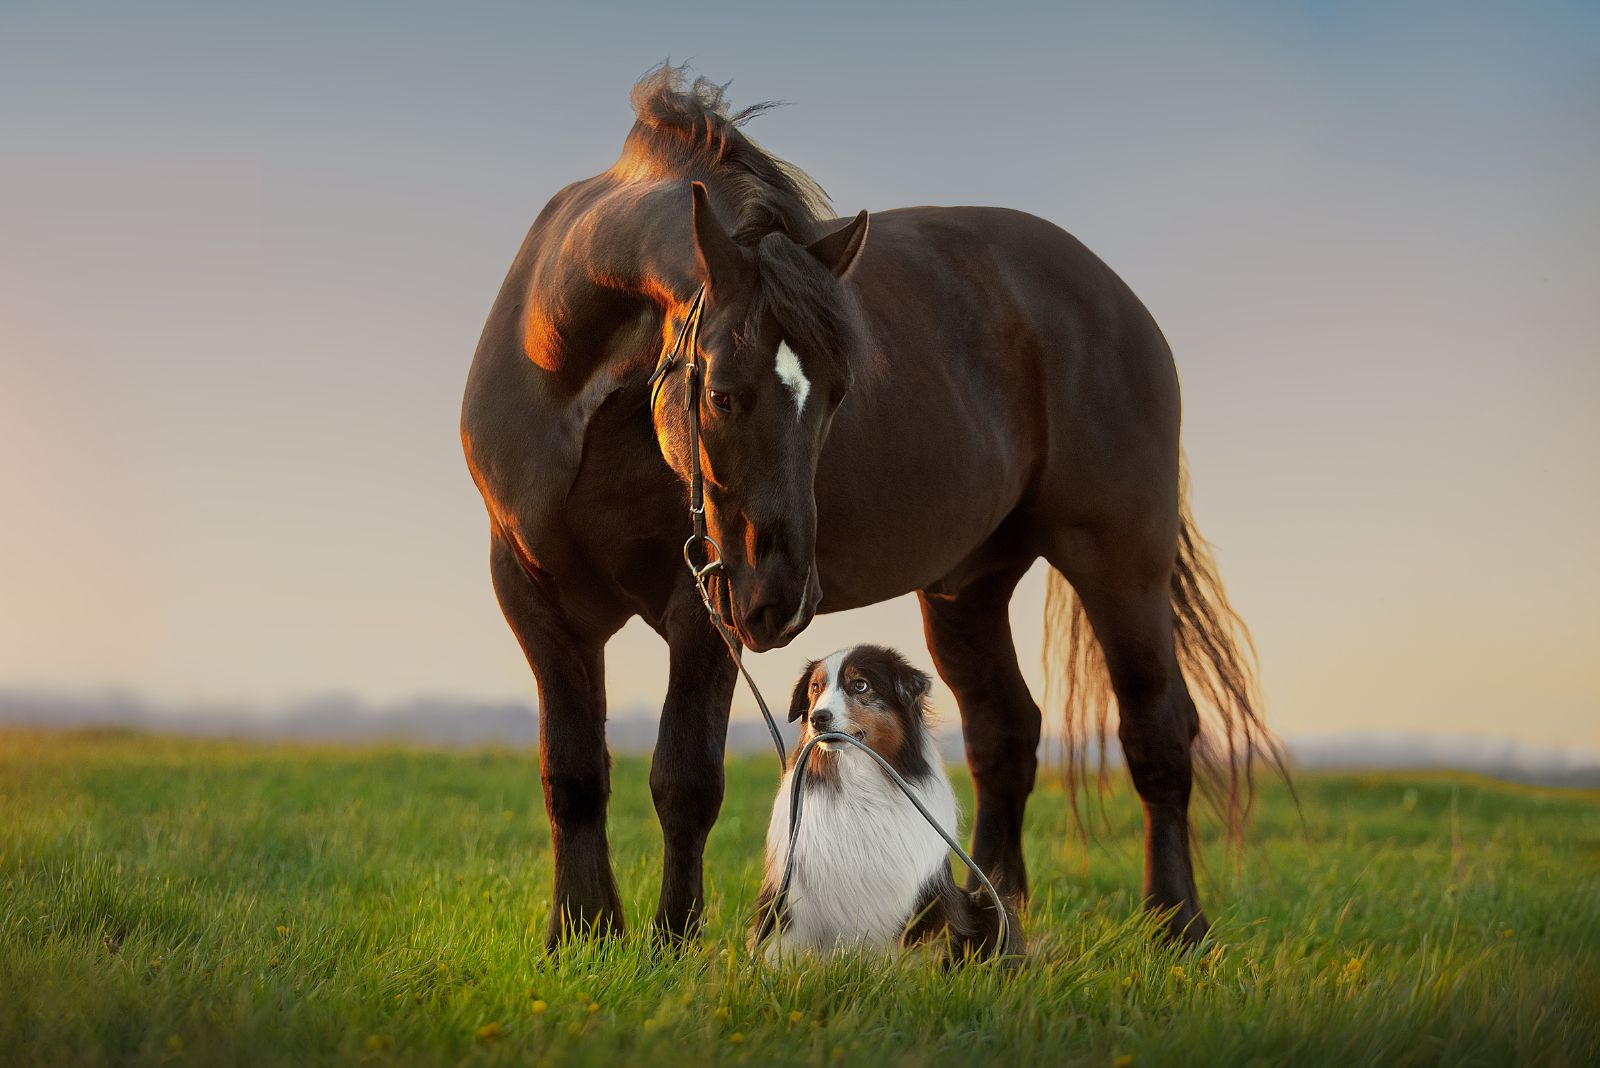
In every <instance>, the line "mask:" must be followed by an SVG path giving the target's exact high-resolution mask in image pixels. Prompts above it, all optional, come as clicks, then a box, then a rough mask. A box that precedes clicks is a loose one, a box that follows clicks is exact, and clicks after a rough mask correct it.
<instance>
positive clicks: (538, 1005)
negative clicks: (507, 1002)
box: [529, 998, 550, 1016]
mask: <svg viewBox="0 0 1600 1068" xmlns="http://www.w3.org/2000/svg"><path fill="white" fill-rule="evenodd" d="M549 1007H550V1006H549V1005H546V1004H545V1003H544V1002H543V1001H542V1000H541V999H539V998H534V999H533V1004H532V1005H530V1006H529V1008H531V1009H532V1010H533V1014H534V1015H535V1016H542V1015H543V1014H544V1010H546V1009H548V1008H549Z"/></svg>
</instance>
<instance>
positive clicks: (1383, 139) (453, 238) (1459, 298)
mask: <svg viewBox="0 0 1600 1068" xmlns="http://www.w3.org/2000/svg"><path fill="white" fill-rule="evenodd" d="M575 7H576V5H561V6H559V7H556V6H552V7H550V8H549V9H540V8H539V7H538V6H533V5H528V4H520V3H519V4H490V3H485V4H473V5H432V4H408V3H383V4H366V5H363V4H347V5H341V6H340V7H339V8H338V10H336V11H334V10H329V5H323V4H303V3H294V2H282V3H277V4H273V5H252V6H248V7H245V6H235V5H211V4H200V3H193V4H182V3H162V2H154V3H143V4H139V5H127V4H110V3H104V4H92V3H84V4H75V5H71V6H70V7H69V6H67V5H54V4H44V3H38V4H34V3H27V2H18V0H3V2H0V130H3V131H4V136H3V138H0V722H3V721H9V722H28V723H44V724H59V725H73V724H79V723H88V722H102V723H112V722H114V723H137V724H146V725H150V724H154V725H166V726H170V727H173V728H175V729H184V730H193V731H202V732H208V733H218V732H221V733H230V732H256V733H260V732H267V733H271V732H283V731H287V732H290V733H313V734H315V733H323V734H329V733H344V734H350V735H360V734H364V733H375V732H376V733H389V734H399V735H403V736H407V737H415V738H419V739H425V740H427V739H431V740H444V741H467V742H475V741H482V740H509V741H513V742H523V741H526V740H527V739H529V738H531V737H532V731H533V728H532V723H533V721H532V713H531V706H532V704H533V695H534V688H533V681H532V677H531V675H530V674H529V672H528V670H527V668H526V666H525V664H524V663H523V660H522V658H521V655H520V652H519V651H518V649H517V647H516V644H515V642H514V641H513V639H512V636H511V634H510V632H509V631H508V630H507V628H506V627H505V625H504V623H503V621H502V620H501V618H500V615H499V611H498V609H497V607H496V605H495V602H494V598H493V595H492V593H491V590H490V586H489V579H488V574H487V570H486V548H487V538H486V523H485V518H484V513H483V509H482V504H481V502H480V500H479V499H478V497H477V494H476V491H475V490H474V488H473V486H472V484H471V482H470V480H469V478H468V476H467V472H466V468H465V465H464V463H463V461H462V459H461V455H460V446H459V440H458V437H457V426H456V424H457V415H458V409H459V403H460V396H461V387H462V384H463V381H464V378H465V375H466V371H467V366H468V363H469V360H470V358H471V355H472V351H473V347H474V345H475V343H476V341H477V336H478V331H479V329H480V327H481V325H482V322H483V318H484V316H485V314H486V313H487V311H488V308H489V304H490V302H491V301H492V299H493V297H494V295H495V293H496V291H497V289H498V286H499V284H500V281H501V278H502V276H503V275H504V273H505V271H506V268H507V267H508V265H509V263H510V260H511V257H512V254H513V253H514V251H515V250H516V248H517V245H518V244H519V242H520V241H521V238H522V235H523V233H524V232H525V230H526V228H527V227H528V225H529V224H530V223H531V221H532V219H533V217H534V216H535V214H537V212H538V211H539V209H540V208H541V207H542V206H543V204H544V202H545V201H546V199H547V198H548V197H549V196H550V195H551V194H552V193H554V192H555V191H556V190H557V189H558V188H560V187H561V186H562V185H564V184H566V183H568V182H570V181H572V180H575V179H578V178H582V177H586V176H588V175H591V174H595V173H597V172H599V171H602V170H604V169H605V168H606V167H608V166H609V165H610V164H611V162H612V161H613V160H614V159H615V158H616V155H617V153H618V151H619V150H620V147H621V143H622V139H623V136H624V135H625V134H626V132H627V130H628V127H629V124H630V123H631V121H632V115H631V112H630V110H629V107H628V102H627V93H628V90H629V88H630V87H631V86H632V84H633V82H634V81H635V79H637V78H638V77H639V75H641V74H642V73H643V72H644V71H645V70H646V69H648V68H649V67H650V66H652V65H653V64H655V63H657V62H659V61H661V60H663V59H666V58H668V57H670V58H671V59H673V60H674V61H682V60H685V59H688V60H692V61H693V63H694V65H695V67H696V69H697V70H698V71H699V72H700V73H704V74H706V75H708V76H710V77H712V78H715V79H717V80H728V79H731V80H732V82H733V86H732V90H731V95H732V97H733V99H734V101H735V103H736V104H743V103H750V102H754V101H758V100H767V99H778V100H785V101H790V102H792V106H789V107H785V108H781V109H778V110H776V111H774V112H771V113H769V114H767V115H765V116H762V117H761V118H760V119H758V120H757V121H756V122H755V123H754V124H753V125H752V126H751V127H750V128H749V129H750V132H751V133H752V134H753V135H754V136H755V137H756V138H757V139H758V140H760V141H762V142H763V143H765V144H766V145H768V146H769V147H771V148H772V149H774V150H775V151H776V152H778V153H779V154H780V155H782V156H785V157H786V158H789V159H791V160H793V161H794V162H795V163H797V164H799V165H800V166H802V167H804V168H806V169H807V170H809V171H810V172H811V173H812V174H813V175H814V176H815V177H816V178H817V179H818V180H819V181H820V182H821V183H822V184H823V185H824V187H825V188H826V189H827V190H828V192H829V193H830V194H831V195H832V197H833V200H834V203H835V205H836V207H837V209H838V210H839V211H840V212H841V213H850V212H854V211H856V210H858V209H860V208H866V209H869V210H877V209H883V208H890V207H895V206H901V205H906V204H917V203H935V204H958V203H977V204H1000V205H1007V206H1012V207H1017V208H1022V209H1025V210H1028V211H1031V212H1034V213H1036V214H1038V215H1041V216H1044V217H1046V218H1048V219H1051V220H1052V221H1054V222H1057V223H1059V224H1061V225H1062V226H1064V227H1066V228H1067V229H1068V230H1070V231H1072V232H1073V233H1075V234H1076V235H1077V236H1078V237H1079V238H1081V239H1082V240H1083V241H1084V242H1086V243H1087V244H1088V245H1089V246H1090V247H1091V248H1092V249H1094V250H1095V251H1096V252H1097V253H1099V254H1100V255H1101V256H1102V257H1104V258H1105V259H1106V260H1107V261H1108V262H1109V263H1110V264H1111V265H1112V267H1113V268H1115V269H1116V270H1117V271H1118V272H1119V273H1120V274H1122V276H1123V277H1124V278H1125V279H1127V281H1128V282H1129V283H1130V284H1131V285H1132V286H1133V288H1134V289H1135V291H1136V292H1138V293H1139V294H1140V295H1141V297H1142V298H1143V299H1144V301H1145V302H1146V303H1147V304H1148V305H1149V307H1150V308H1151V309H1152V311H1153V312H1154V313H1155V315H1156V318H1157V319H1158V320H1159V322H1160V323H1161V325H1162V327H1163V329H1164V330H1165V331H1166V333H1167V335H1168V337H1169V339H1170V340H1171V342H1172V346H1173V349H1174V351H1175V352H1176V355H1177V359H1178V365H1179V371H1180V374H1181V376H1182V380H1183V387H1184V400H1185V426H1184V438H1185V442H1186V448H1187V453H1188V457H1189V464H1190V469H1191V473H1192V479H1193V491H1194V508H1195V513H1196V516H1197V518H1198V520H1199V524H1200V528H1201V530H1202V532H1203V533H1204V534H1205V535H1206V536H1207V537H1209V538H1210V539H1211V540H1212V541H1213V542H1214V543H1215V546H1216V552H1217V555H1218V558H1219V561H1220V563H1221V566H1222V569H1223V574H1224V577H1225V579H1226V581H1227V583H1228V587H1229V590H1230V593H1231V595H1232V597H1233V600H1234V603H1235V605H1236V607H1237V608H1238V609H1239V610H1240V611H1241V613H1242V614H1243V615H1244V617H1245V618H1246V619H1247V620H1248V622H1249V623H1250V625H1251V627H1252V628H1253V631H1254V635H1255V638H1256V641H1257V644H1258V646H1259V648H1260V654H1261V660H1262V666H1263V679H1264V685H1265V690H1266V694H1267V698H1268V702H1269V704H1268V707H1269V721H1270V723H1271V724H1272V725H1273V726H1274V727H1275V728H1276V730H1277V731H1278V732H1280V733H1281V734H1283V735H1285V736H1287V737H1288V738H1289V739H1290V740H1291V741H1292V742H1293V743H1294V744H1295V746H1296V748H1297V751H1299V752H1300V753H1302V754H1303V755H1304V756H1305V757H1306V759H1308V760H1315V759H1318V754H1321V755H1322V758H1327V755H1328V754H1335V755H1338V754H1345V755H1346V757H1348V759H1349V760H1351V761H1366V762H1374V761H1382V760H1385V759H1387V760H1397V761H1400V762H1404V763H1413V764H1414V763H1419V762H1427V760H1428V759H1433V758H1438V759H1444V760H1446V761H1449V762H1457V763H1461V762H1465V763H1471V762H1472V761H1473V760H1480V761H1489V762H1493V761H1500V762H1501V763H1506V762H1510V763H1511V764H1519V763H1520V764H1524V765H1528V766H1535V765H1536V766H1538V767H1542V768H1545V769H1547V770H1549V769H1554V773H1557V774H1567V773H1571V774H1579V772H1580V771H1581V769H1583V768H1593V767H1594V766H1597V764H1600V756H1596V754H1597V752H1600V658H1597V655H1596V650H1597V649H1600V614H1597V613H1596V611H1595V608H1594V606H1595V605H1596V604H1597V603H1600V568H1597V567H1596V566H1595V562H1594V557H1593V553H1594V548H1595V545H1596V542H1597V529H1600V478H1597V477H1596V470H1595V469H1596V459H1597V457H1600V430H1597V423H1596V412H1597V410H1600V406H1597V402H1600V359H1597V355H1600V354H1597V345H1596V340H1595V339H1596V337H1597V336H1600V301H1597V300H1596V296H1595V295H1596V293H1597V292H1600V198H1597V197H1596V195H1595V190H1596V189H1597V188H1600V7H1597V6H1595V5H1593V4H1589V3H1571V4H1559V3H1531V4H1519V5H1500V6H1497V7H1490V6H1477V5H1471V4H1448V5H1436V6H1435V5H1428V4H1418V5H1405V6H1403V7H1401V6H1396V5H1388V4H1381V3H1380V4H1360V3H1357V4H1337V5H1335V4H1322V3H1303V4H1294V5H1266V4H1262V5H1254V4H1243V5H1230V6H1221V7H1211V6H1209V5H1208V7H1210V9H1209V10H1207V11H1204V12H1201V11H1199V10H1197V9H1196V8H1195V7H1193V6H1192V5H1178V4H1174V5H1160V4H1141V5H1118V6H1117V7H1116V8H1115V10H1114V11H1105V10H1091V9H1088V8H1086V7H1085V8H1078V7H1075V6H1070V5H1057V4H1051V5H1039V6H1037V7H1035V6H1031V5H994V4H984V5H972V4H948V5H947V4H937V3H918V4H915V5H896V4H887V3H886V4H877V5H859V6H858V5H847V4H840V5H827V4H823V5H790V6H787V7H783V8H777V9H773V10H770V11H762V12H760V13H759V17H756V15H755V13H754V12H753V11H752V9H751V8H750V6H749V5H747V4H745V5H730V4H720V3H706V4H698V5H694V6H693V8H692V9H691V8H686V7H683V6H681V5H678V6H673V5H661V4H628V3H616V4H606V5H590V6H589V7H588V8H587V9H586V10H583V11H578V10H575ZM1042 591H1043V583H1042V576H1041V575H1040V574H1039V573H1037V572H1036V573H1035V574H1034V575H1032V576H1031V577H1030V579H1029V580H1028V582H1027V584H1026V585H1025V586H1024V588H1023V590H1022V591H1021V593H1020V594H1019V596H1018V598H1017V601H1016V603H1015V606H1014V613H1013V614H1014V619H1015V624H1016V628H1017V632H1018V645H1019V649H1020V650H1021V653H1022V659H1023V664H1024V667H1025V668H1026V669H1027V670H1028V671H1029V672H1030V673H1031V675H1030V677H1031V678H1032V680H1033V681H1034V682H1035V683H1036V684H1037V682H1038V681H1039V679H1040V678H1041V675H1040V672H1039V670H1038V655H1037V653H1038V643H1039V634H1040V614H1041V610H1042V603H1043V592H1042ZM869 639H870V640H875V641H882V642H887V643H890V644H895V645H899V646H901V647H903V648H905V649H906V650H907V651H908V652H909V653H911V654H912V656H913V659H915V660H919V661H921V662H923V663H926V661H927V656H926V652H925V650H924V649H923V647H922V642H921V623H920V617H919V614H918V612H917V608H916V603H915V601H914V599H910V598H905V599H901V600H898V601H894V602H891V603H888V604H884V605H880V606H877V607H875V608H872V609H868V610H863V611H859V612H853V613H848V614H844V615H839V616H832V617H824V618H821V619H819V620H818V621H817V623H816V624H815V625H813V627H812V628H811V629H810V630H809V631H808V632H807V633H806V634H804V635H803V636H802V637H801V638H800V639H799V640H798V641H797V642H796V643H795V644H794V645H793V646H792V647H790V648H789V649H786V650H781V651H778V652H775V653H770V654H766V655H763V656H760V657H753V658H752V662H753V664H754V667H755V672H756V675H757V678H758V679H759V680H760V682H761V683H762V685H763V687H764V688H768V689H770V690H773V691H777V692H779V693H782V692H785V690H786V688H787V686H788V685H789V684H790V682H791V681H792V679H793V676H794V673H795V672H796V671H797V670H798V668H799V666H800V665H801V663H802V662H803V660H804V659H805V658H807V657H810V656H816V655H820V654H823V653H826V652H828V651H830V650H831V649H833V648H835V647H837V646H840V645H843V644H846V643H849V642H853V641H860V640H869ZM665 677H666V658H665V650H664V647H663V646H662V645H661V643H660V642H659V640H658V639H657V638H656V637H655V636H654V634H653V633H651V632H650V631H649V630H648V629H646V628H645V627H643V626H642V625H640V624H638V623H634V624H630V625H629V627H628V628H627V629H626V630H624V631H623V632H622V633H621V634H620V635H619V636H618V637H617V638H616V639H615V641H614V642H613V644H612V645H611V647H610V649H609V651H608V683H609V688H610V694H611V714H612V717H613V719H614V720H615V721H616V724H615V731H614V740H615V741H616V744H618V745H619V746H630V747H640V748H642V747H647V746H648V744H649V741H650V738H651V737H652V736H653V730H654V727H653V718H654V715H655V709H656V707H657V705H658V703H659V700H660V698H661V693H662V688H663V685H664V682H665ZM1036 692H1037V691H1036ZM937 699H938V700H939V701H940V702H941V704H942V705H943V707H944V709H945V710H946V714H947V718H948V719H949V720H950V721H951V722H953V721H954V718H955V717H954V709H953V705H952V703H951V702H950V701H949V699H948V695H947V694H945V693H943V691H940V693H939V695H938V698H937ZM735 716H736V718H737V719H738V720H739V721H740V724H741V725H740V726H739V727H738V731H739V732H741V733H738V735H737V737H738V738H739V739H746V738H753V739H754V740H755V743H757V744H758V743H759V741H760V736H759V734H758V733H755V732H754V723H753V716H754V708H753V705H752V704H751V703H750V701H749V699H748V697H747V695H746V694H744V693H743V692H741V693H740V694H739V696H738V697H737V699H736V705H735ZM1351 754H1354V755H1351ZM1429 754H1432V757H1430V756H1429ZM1440 754H1443V756H1440ZM1452 754H1453V755H1452ZM1474 754H1475V755H1474ZM1341 759H1344V758H1341ZM1574 769H1577V770H1574Z"/></svg>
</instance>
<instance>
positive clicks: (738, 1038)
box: [728, 1031, 744, 1046]
mask: <svg viewBox="0 0 1600 1068" xmlns="http://www.w3.org/2000/svg"><path fill="white" fill-rule="evenodd" d="M728 1041H729V1042H732V1043H733V1044H734V1045H735V1046H737V1045H739V1044H740V1043H741V1042H743V1041H744V1032H743V1031H735V1032H734V1033H733V1034H731V1035H729V1036H728Z"/></svg>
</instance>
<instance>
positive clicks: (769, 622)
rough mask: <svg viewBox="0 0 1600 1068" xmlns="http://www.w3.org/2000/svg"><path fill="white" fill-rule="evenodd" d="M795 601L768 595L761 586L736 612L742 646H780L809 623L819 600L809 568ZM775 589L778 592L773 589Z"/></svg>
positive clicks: (759, 649)
mask: <svg viewBox="0 0 1600 1068" xmlns="http://www.w3.org/2000/svg"><path fill="white" fill-rule="evenodd" d="M800 590H801V593H800V598H799V602H798V604H796V602H795V601H793V600H791V599H789V598H785V597H782V596H769V595H767V591H766V590H765V589H763V591H762V593H761V594H760V595H758V597H757V599H756V601H755V603H754V604H752V605H750V607H749V608H748V609H747V610H746V611H745V612H743V613H739V615H740V618H739V620H738V627H737V629H738V632H739V637H740V638H741V639H742V640H743V642H744V644H745V646H746V648H748V649H749V650H750V651H751V652H754V653H765V652H767V651H768V650H771V649H781V648H783V647H784V646H785V645H788V644H789V643H790V642H792V641H794V639H795V638H796V637H797V636H798V635H799V634H800V632H801V631H803V630H805V629H806V627H808V626H810V624H811V620H812V618H813V617H814V616H815V615H816V614H817V604H818V602H820V601H821V600H822V584H821V583H820V582H818V581H817V571H816V568H815V567H813V568H812V569H811V570H810V571H809V572H807V574H806V579H805V582H804V583H803V584H802V585H801V587H800ZM773 592H779V591H773Z"/></svg>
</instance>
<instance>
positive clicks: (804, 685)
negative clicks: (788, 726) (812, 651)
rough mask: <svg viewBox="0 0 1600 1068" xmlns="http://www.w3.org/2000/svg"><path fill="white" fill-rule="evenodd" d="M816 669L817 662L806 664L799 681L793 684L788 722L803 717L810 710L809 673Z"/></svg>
mask: <svg viewBox="0 0 1600 1068" xmlns="http://www.w3.org/2000/svg"><path fill="white" fill-rule="evenodd" d="M815 670H817V662H816V661H815V660H813V661H811V662H810V663H808V664H807V665H806V669H805V671H803V672H801V673H800V681H799V682H797V683H795V684H794V695H793V696H791V697H790V698H789V722H790V723H793V722H794V721H795V720H797V719H803V718H804V717H805V714H806V713H807V712H809V711H811V673H812V672H813V671H815Z"/></svg>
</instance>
